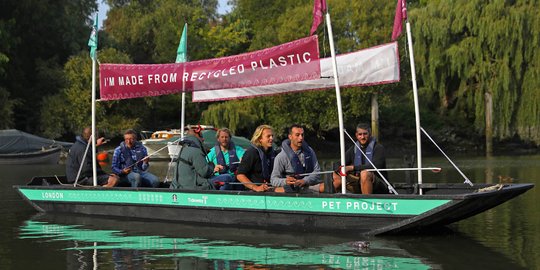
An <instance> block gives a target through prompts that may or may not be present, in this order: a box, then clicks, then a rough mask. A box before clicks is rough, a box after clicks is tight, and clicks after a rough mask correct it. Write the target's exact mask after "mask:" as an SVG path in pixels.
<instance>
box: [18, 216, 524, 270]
mask: <svg viewBox="0 0 540 270" xmlns="http://www.w3.org/2000/svg"><path fill="white" fill-rule="evenodd" d="M18 237H19V239H21V240H22V241H30V242H32V245H49V244H54V245H56V247H55V248H56V249H57V251H51V252H54V253H58V251H60V250H62V251H65V254H66V259H65V263H66V265H67V268H68V269H91V268H92V269H93V268H94V267H95V266H99V268H102V267H103V268H111V267H112V268H114V269H143V268H148V267H151V268H162V269H163V268H166V269H201V268H205V269H252V268H257V269H265V268H289V267H292V266H294V267H295V268H314V267H315V268H323V269H324V268H339V269H458V268H459V269H479V268H484V269H519V266H518V265H516V264H514V263H512V261H511V260H509V259H508V258H505V257H504V255H502V254H500V253H497V252H495V251H493V250H491V249H490V248H487V247H485V246H483V245H481V244H479V243H477V242H475V241H474V240H472V239H470V238H467V237H465V236H463V235H460V234H456V233H450V234H445V235H444V236H440V235H439V236H432V237H430V236H427V237H426V236H423V237H411V236H409V237H392V238H390V237H377V238H371V239H350V238H346V237H337V236H333V235H332V234H326V235H325V234H309V233H307V234H306V233H302V234H290V233H287V232H283V233H280V232H275V231H266V230H251V229H230V228H219V227H208V226H193V225H184V224H171V223H160V222H139V221H126V220H116V219H105V218H94V217H85V216H73V215H50V214H46V215H37V216H34V217H33V218H31V219H29V220H27V221H25V222H24V224H23V225H21V226H20V227H19V232H18ZM42 256H46V255H44V254H42Z"/></svg>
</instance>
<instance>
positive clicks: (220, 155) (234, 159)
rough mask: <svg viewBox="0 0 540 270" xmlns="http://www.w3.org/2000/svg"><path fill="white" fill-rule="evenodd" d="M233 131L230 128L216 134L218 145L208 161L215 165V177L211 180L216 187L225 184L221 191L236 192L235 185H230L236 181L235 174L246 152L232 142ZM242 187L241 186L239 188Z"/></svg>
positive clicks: (208, 156)
mask: <svg viewBox="0 0 540 270" xmlns="http://www.w3.org/2000/svg"><path fill="white" fill-rule="evenodd" d="M231 138H232V135H231V131H230V130H229V129H228V128H221V129H218V131H217V132H216V139H217V143H216V146H214V147H213V148H212V149H211V150H210V152H209V153H208V155H207V156H206V157H207V159H208V161H210V162H212V163H214V164H215V167H214V175H215V176H213V177H212V178H211V180H212V182H213V183H214V186H219V185H221V184H223V185H222V186H221V187H220V188H219V189H220V190H234V189H236V187H235V186H234V185H229V183H230V182H234V181H236V177H235V175H234V173H235V172H236V169H238V165H239V164H240V160H241V159H242V157H243V156H244V152H245V150H244V149H243V148H242V147H240V146H236V145H235V144H234V142H233V141H232V140H231ZM238 187H241V186H238Z"/></svg>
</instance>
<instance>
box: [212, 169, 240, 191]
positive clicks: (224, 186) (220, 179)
mask: <svg viewBox="0 0 540 270" xmlns="http://www.w3.org/2000/svg"><path fill="white" fill-rule="evenodd" d="M234 180H235V179H234V177H232V176H231V175H230V174H228V173H227V174H220V175H218V176H215V177H213V178H212V183H213V185H214V187H218V186H221V187H220V188H219V190H234V185H230V184H229V183H232V182H234Z"/></svg>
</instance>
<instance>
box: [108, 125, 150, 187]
mask: <svg viewBox="0 0 540 270" xmlns="http://www.w3.org/2000/svg"><path fill="white" fill-rule="evenodd" d="M148 161H149V157H148V152H147V150H146V147H144V146H143V145H142V143H140V142H139V141H137V133H136V132H135V131H134V130H132V129H128V130H126V132H124V141H123V142H121V143H120V146H118V147H116V149H114V154H113V160H112V170H113V172H114V173H115V174H117V175H119V176H120V183H121V184H124V185H126V184H127V185H130V186H131V187H154V188H155V187H158V186H159V179H158V178H157V176H155V175H153V174H152V173H150V172H148V167H149V166H150V164H148Z"/></svg>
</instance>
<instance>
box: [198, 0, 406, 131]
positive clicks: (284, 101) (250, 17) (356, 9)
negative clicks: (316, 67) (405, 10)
mask: <svg viewBox="0 0 540 270" xmlns="http://www.w3.org/2000/svg"><path fill="white" fill-rule="evenodd" d="M233 4H234V5H235V8H234V9H233V11H232V14H234V15H235V16H237V17H241V18H244V20H246V21H247V23H248V24H249V25H250V26H251V27H252V29H251V31H250V34H252V35H253V37H252V42H251V45H250V46H249V50H257V49H263V48H267V47H270V46H275V45H277V44H281V43H285V42H288V41H292V40H295V39H299V38H302V37H305V36H307V35H308V34H309V30H310V27H311V22H312V10H313V1H287V0H281V1H272V2H262V3H260V2H254V1H249V0H236V1H234V2H233ZM328 6H329V9H330V12H331V18H332V26H333V30H334V31H333V32H334V40H335V42H336V47H337V48H336V51H337V52H338V53H346V52H352V51H356V50H359V49H362V48H367V47H371V46H375V45H378V44H382V43H385V42H388V41H389V40H390V35H391V32H392V25H391V24H389V23H388V21H389V20H391V18H393V10H394V8H395V3H394V1H367V2H366V1H328ZM325 26H326V25H321V26H319V29H318V33H319V36H320V38H319V42H320V48H321V57H329V56H330V51H329V48H328V37H326V36H325V34H326V30H325ZM394 87H395V86H394ZM382 89H389V88H388V87H386V88H384V87H383V86H379V87H364V88H358V87H356V88H351V89H342V102H343V109H344V115H345V122H346V124H347V125H348V126H353V125H355V123H356V122H358V121H359V120H358V119H359V118H360V119H365V120H364V121H367V120H369V115H370V108H369V106H370V105H369V104H370V95H371V92H372V91H377V92H379V91H381V90H382ZM386 93H389V94H392V95H396V94H397V93H400V91H395V90H392V91H388V92H386ZM388 100H390V99H385V101H386V102H385V103H384V105H387V106H388V105H390V103H389V102H388ZM266 104H270V105H266ZM396 104H398V103H397V102H396ZM411 108H412V105H411ZM235 110H242V111H238V112H236V111H235ZM222 111H227V113H225V114H232V115H234V117H231V118H227V117H224V116H223V117H221V118H220V116H221V115H222V114H223V112H222ZM253 112H258V115H262V116H263V118H262V119H259V120H256V119H253V117H247V118H246V120H245V122H244V121H242V128H246V126H249V128H250V129H253V128H254V127H255V126H256V125H258V124H260V123H261V122H265V123H268V124H271V125H272V126H274V128H276V129H278V130H282V129H283V128H285V127H286V126H288V125H290V124H292V122H298V123H302V124H305V125H306V127H307V128H308V129H310V131H316V132H317V135H318V136H323V133H324V132H325V131H328V130H331V129H334V128H337V126H338V120H337V119H338V118H337V108H336V98H335V91H333V88H332V89H328V90H327V91H314V92H306V93H302V94H287V95H280V96H274V97H265V98H255V99H254V100H241V101H230V102H225V104H212V105H210V106H209V108H208V110H207V111H205V113H204V116H205V118H204V119H205V121H209V122H211V123H212V124H215V125H217V124H218V123H219V125H225V126H229V127H237V126H238V124H237V123H238V120H236V119H237V117H239V116H240V115H244V114H246V113H253ZM227 119H230V120H227Z"/></svg>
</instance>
